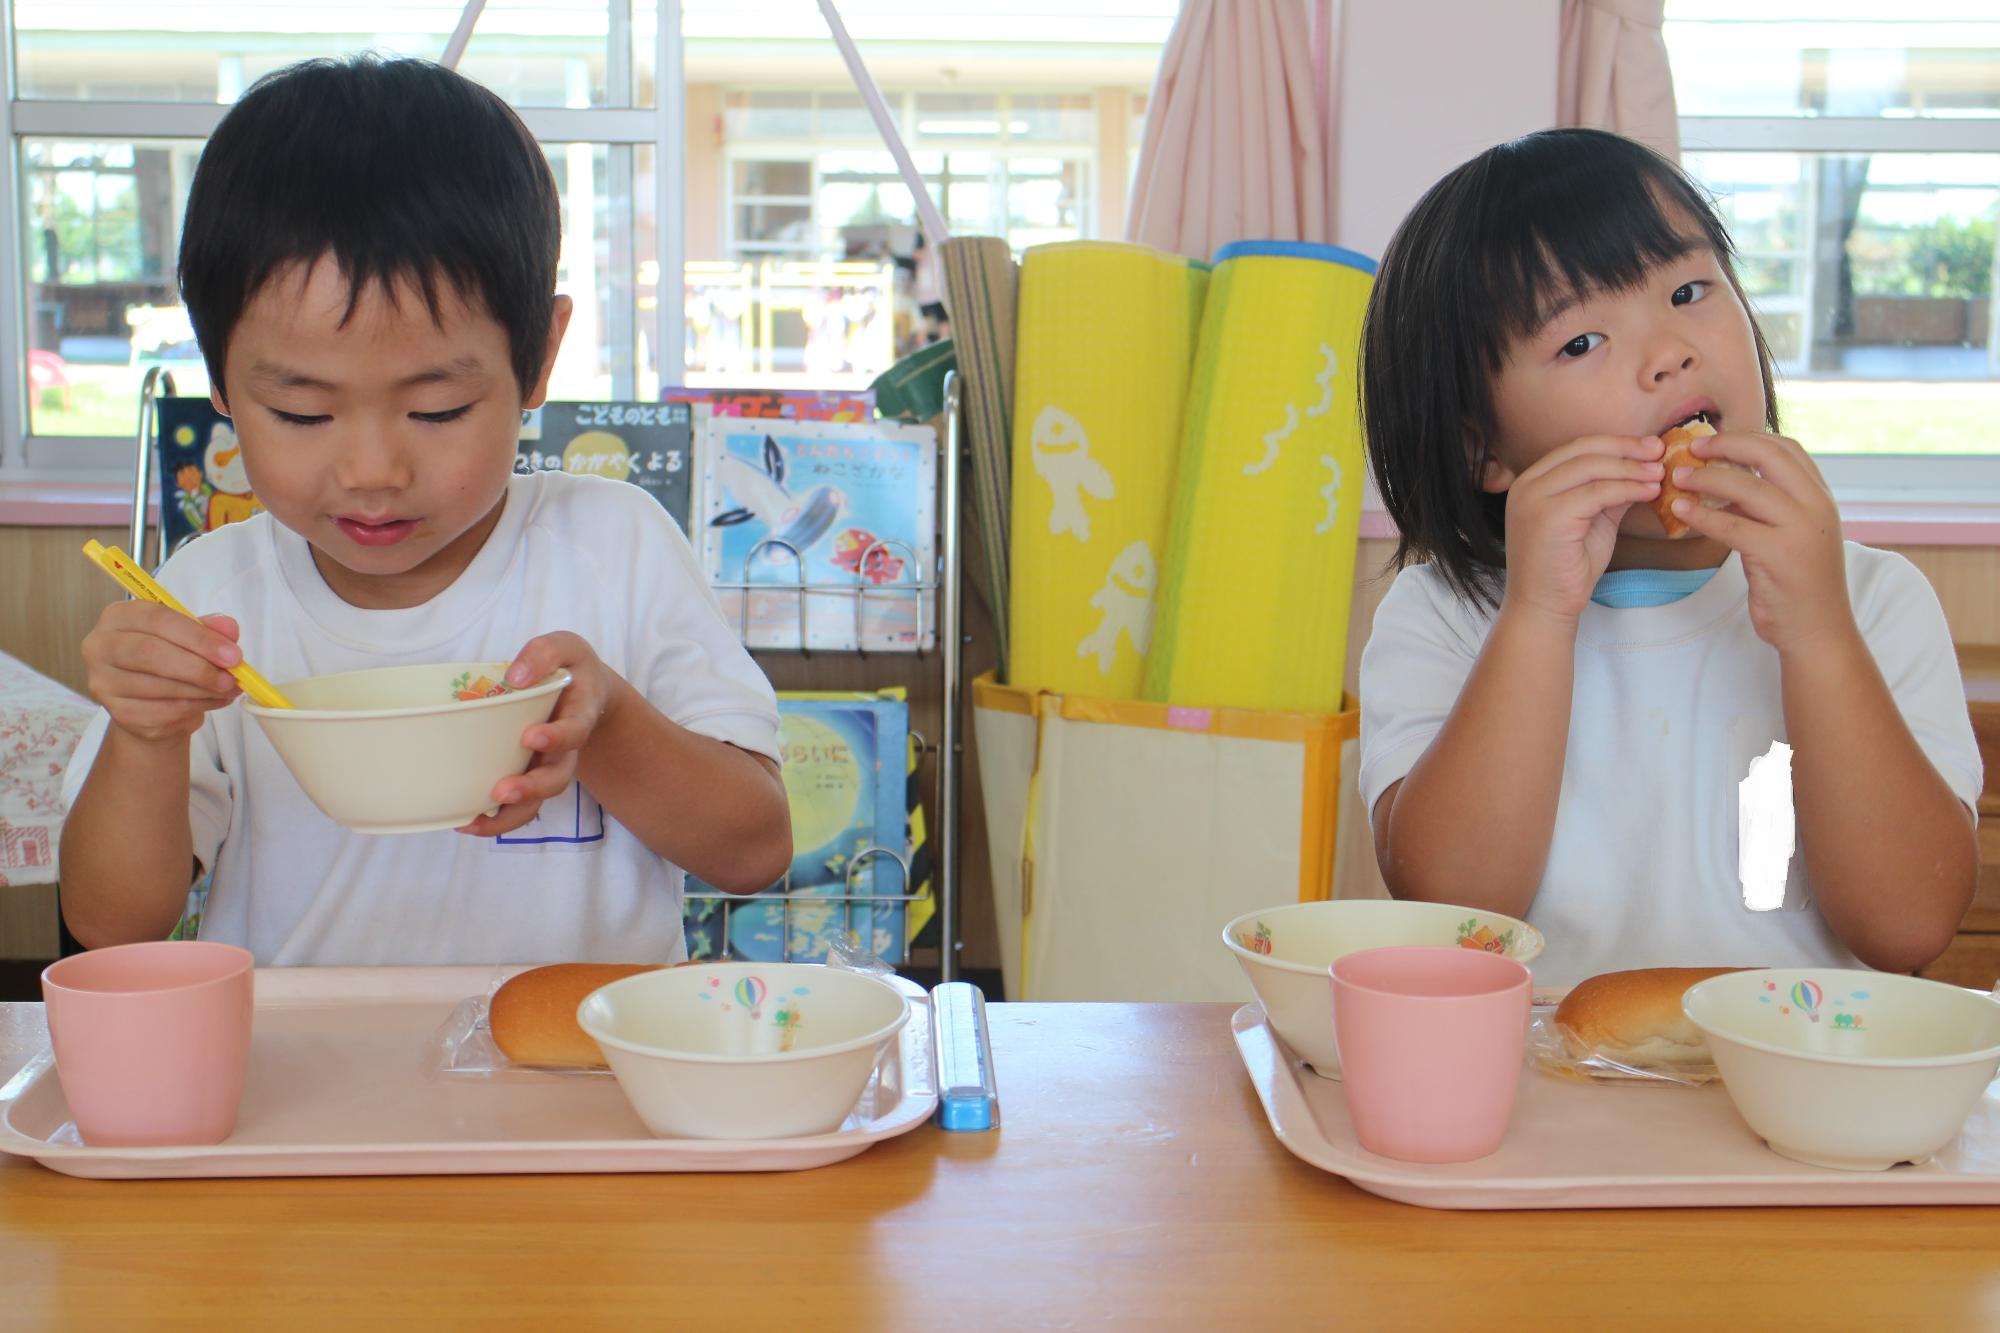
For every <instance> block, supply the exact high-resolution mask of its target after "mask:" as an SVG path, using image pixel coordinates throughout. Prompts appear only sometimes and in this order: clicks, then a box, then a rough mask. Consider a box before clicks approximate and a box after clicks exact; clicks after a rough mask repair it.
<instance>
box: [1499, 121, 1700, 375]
mask: <svg viewBox="0 0 2000 1333" xmlns="http://www.w3.org/2000/svg"><path fill="white" fill-rule="evenodd" d="M1620 146H1621V147H1622V148H1624V149H1625V150H1626V151H1623V152H1616V153H1597V154H1592V155H1591V156H1592V157H1593V158H1595V159H1597V160H1595V161H1590V162H1588V163H1584V162H1579V161H1577V160H1575V156H1574V155H1573V154H1569V153H1563V154H1555V153H1549V154H1546V157H1547V158H1548V161H1547V163H1546V169H1542V168H1543V164H1542V163H1537V162H1532V161H1531V162H1527V163H1521V164H1518V166H1519V168H1524V169H1516V170H1512V171H1508V172H1506V173H1504V175H1505V178H1506V179H1508V180H1509V182H1510V183H1511V184H1512V185H1513V186H1514V188H1512V189H1511V190H1507V191H1505V192H1502V193H1499V194H1498V195H1497V197H1494V196H1489V197H1488V199H1487V200H1486V207H1485V209H1484V210H1483V211H1484V212H1485V214H1486V216H1485V217H1483V218H1482V219H1480V223H1481V226H1482V229H1483V230H1485V231H1486V235H1485V236H1484V237H1483V238H1482V240H1483V244H1481V245H1480V246H1479V247H1478V253H1480V254H1482V255H1484V256H1485V258H1484V261H1483V262H1482V263H1480V264H1479V265H1478V266H1477V267H1476V268H1475V270H1474V278H1473V280H1474V282H1475V283H1477V284H1478V285H1479V286H1480V287H1481V288H1482V289H1483V290H1482V291H1480V292H1479V293H1478V298H1477V299H1478V300H1479V302H1480V304H1481V305H1482V306H1483V307H1484V308H1485V309H1487V310H1490V311H1492V312H1494V315H1495V316H1496V318H1497V320H1498V323H1499V331H1500V332H1501V334H1502V335H1503V339H1504V343H1511V342H1512V341H1513V340H1515V339H1517V338H1524V337H1527V336H1529V335H1531V334H1534V333H1536V332H1538V331H1540V330H1541V329H1542V328H1543V326H1545V325H1546V324H1547V323H1548V322H1549V321H1550V320H1551V319H1552V318H1554V317H1555V316H1556V315H1557V314H1558V313H1560V312H1561V311H1562V310H1563V309H1564V308H1565V307H1567V306H1569V305H1572V304H1574V303H1575V302H1577V301H1580V300H1584V299H1587V298H1588V297H1590V296H1592V295H1594V294H1596V293H1598V292H1620V291H1629V290H1631V289H1632V288H1634V287H1637V286H1638V285H1639V284H1640V283H1642V282H1643V281H1644V280H1645V277H1646V275H1647V274H1648V273H1650V272H1651V271H1652V270H1654V269H1655V268H1658V267H1659V266H1660V265H1662V264H1667V263H1671V262H1673V261H1674V260H1676V259H1680V258H1683V257H1685V256H1686V255H1688V254H1691V253H1693V252H1694V251H1696V250H1698V249H1701V248H1702V247H1703V246H1707V247H1708V248H1710V249H1712V250H1714V251H1715V253H1716V254H1717V256H1718V257H1720V258H1721V259H1722V260H1723V261H1724V262H1725V263H1726V262H1727V261H1728V259H1729V239H1728V235H1727V233H1725V232H1724V231H1723V229H1722V225H1721V223H1720V221H1719V220H1718V219H1717V218H1716V216H1715V212H1714V210H1713V209H1712V208H1711V207H1710V206H1709V204H1708V202H1707V201H1706V200H1705V199H1703V198H1701V197H1700V196H1699V195H1698V194H1696V193H1695V191H1694V190H1693V189H1692V188H1691V187H1690V186H1689V185H1688V184H1687V182H1686V181H1685V180H1684V179H1682V178H1681V177H1680V176H1679V174H1678V173H1677V172H1675V171H1674V170H1673V169H1672V168H1671V167H1670V166H1669V165H1668V164H1667V163H1666V162H1665V161H1664V160H1654V159H1653V158H1652V155H1651V154H1650V153H1649V152H1648V151H1647V150H1646V149H1643V148H1640V147H1638V146H1637V145H1635V144H1623V145H1620ZM1510 147H1518V148H1520V149H1521V150H1522V151H1523V152H1524V153H1526V154H1527V155H1528V156H1529V157H1531V158H1533V157H1536V156H1543V154H1538V153H1536V152H1535V146H1534V145H1533V144H1532V143H1528V142H1524V143H1523V144H1519V145H1510ZM1502 151H1505V150H1502ZM1564 158H1568V159H1569V160H1567V161H1565V160H1563V159H1564ZM1607 176H1608V177H1611V178H1612V179H1610V180H1607V179H1606V177H1607ZM1619 177H1622V178H1623V179H1618V178H1619ZM1690 226H1691V227H1692V229H1693V230H1692V231H1690V230H1689V228H1690ZM1504 343H1503V342H1502V341H1496V342H1494V343H1493V344H1492V345H1489V346H1488V347H1487V348H1486V349H1485V350H1486V355H1487V360H1488V364H1489V366H1490V367H1491V368H1492V369H1495V370H1497V369H1498V368H1499V367H1500V365H1501V364H1502V363H1503V362H1504V360H1505V357H1506V352H1507V347H1506V346H1505V345H1504Z"/></svg>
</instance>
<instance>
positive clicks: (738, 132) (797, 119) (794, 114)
mask: <svg viewBox="0 0 2000 1333" xmlns="http://www.w3.org/2000/svg"><path fill="white" fill-rule="evenodd" d="M722 127H723V133H724V134H725V135H726V136H727V137H728V138H729V139H730V140H731V141H735V140H739V139H808V138H811V137H812V131H813V95H812V94H811V93H782V92H759V93H730V94H729V95H728V96H727V97H726V98H725V99H724V101H723V113H722Z"/></svg>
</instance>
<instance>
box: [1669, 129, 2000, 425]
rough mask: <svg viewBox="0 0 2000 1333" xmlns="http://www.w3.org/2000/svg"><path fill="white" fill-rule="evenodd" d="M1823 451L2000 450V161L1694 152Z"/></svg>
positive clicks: (1797, 410) (1792, 408)
mask: <svg viewBox="0 0 2000 1333" xmlns="http://www.w3.org/2000/svg"><path fill="white" fill-rule="evenodd" d="M1686 165H1687V167H1688V170H1689V171H1690V172H1691V173H1693V174H1694V175H1695V176H1696V177H1697V179H1699V180H1701V181H1702V182H1703V183H1704V184H1705V185H1707V186H1708V187H1709V188H1710V189H1711V190H1713V191H1715V192H1716V194H1717V195H1718V196H1719V203H1720V206H1721V208H1722V211H1723V215H1724V219H1725V221H1726V222H1727V223H1728V224H1729V227H1730V231H1731V234H1732V235H1733V236H1734V238H1735V240H1736V242H1737V245H1738V246H1739V249H1740V251H1741V265H1740V272H1741V274H1742V276H1743V279H1744V286H1745V289H1746V290H1747V291H1748V292H1749V293H1750V296H1751V301H1752V304H1753V306H1755V308H1756V309H1757V312H1758V315H1759V320H1760V323H1761V325H1762V327H1763V329H1764V332H1765V336H1766V338H1767V339H1768V340H1769V342H1770V343H1771V350H1772V354H1773V356H1774V357H1775V358H1776V359H1777V361H1778V363H1779V370H1780V371H1781V383H1780V386H1779V399H1780V403H1781V406H1782V408H1783V415H1784V424H1785V429H1786V430H1787V432H1788V433H1791V434H1795V435H1797V436H1798V438H1799V439H1800V441H1801V442H1802V443H1803V444H1805V445H1806V447H1807V448H1809V449H1811V450H1813V451H1815V452H1818V453H1977V454H2000V337H1996V322H1995V311H1994V302H1993V268H1994V253H1995V244H1996V237H1995V229H1996V224H2000V155H1993V154H1949V153H1930V154H1925V153H1895V154H1877V155H1873V156H1857V155H1835V154H1791V153H1690V154H1688V155H1687V160H1686Z"/></svg>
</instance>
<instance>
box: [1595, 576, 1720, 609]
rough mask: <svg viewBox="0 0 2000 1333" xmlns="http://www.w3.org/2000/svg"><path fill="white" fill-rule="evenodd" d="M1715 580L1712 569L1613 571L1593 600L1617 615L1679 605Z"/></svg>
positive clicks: (1598, 584) (1604, 579) (1599, 582)
mask: <svg viewBox="0 0 2000 1333" xmlns="http://www.w3.org/2000/svg"><path fill="white" fill-rule="evenodd" d="M1714 577H1715V571H1714V570H1712V569H1614V570H1610V571H1609V572H1607V573H1606V574H1605V575H1604V577H1603V578H1601V579H1599V580H1598V581H1597V586H1596V587H1595V588H1593V589H1592V590H1591V593H1590V600H1591V601H1593V602H1596V603H1597V604H1598V605H1599V606H1608V607H1610V608H1611V609H1612V610H1614V611H1625V610H1629V609H1631V608H1632V607H1635V606H1665V605H1666V604H1667V603H1669V602H1678V601H1679V600H1680V599H1681V598H1683V597H1685V596H1687V595H1688V594H1689V593H1691V592H1693V591H1694V590H1695V589H1697V588H1699V587H1701V585H1702V584H1704V583H1707V582H1708V581H1709V580H1710V579H1712V578H1714Z"/></svg>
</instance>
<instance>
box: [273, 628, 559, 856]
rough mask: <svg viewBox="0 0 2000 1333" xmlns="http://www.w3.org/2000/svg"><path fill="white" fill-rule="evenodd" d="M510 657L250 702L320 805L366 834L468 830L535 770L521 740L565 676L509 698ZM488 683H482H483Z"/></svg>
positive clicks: (380, 674) (292, 686) (318, 681)
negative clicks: (506, 786) (275, 703)
mask: <svg viewBox="0 0 2000 1333" xmlns="http://www.w3.org/2000/svg"><path fill="white" fill-rule="evenodd" d="M506 672H507V663H505V662H498V663H495V662H445V663H440V664H438V665H436V666H404V667H381V668H378V669H376V670H373V671H347V672H342V673H340V674H338V675H332V676H309V677H307V678H306V679H304V680H288V681H284V682H282V683H281V684H279V686H278V688H279V690H280V691H282V692H283V693H284V695H285V697H286V698H288V699H290V700H291V701H292V704H293V707H291V708H266V707H264V706H263V705H262V704H256V703H252V702H250V701H249V700H248V699H246V700H244V702H243V711H244V712H246V713H248V714H249V715H250V716H251V717H254V718H256V719H257V725H258V726H260V727H262V728H263V730H264V735H265V737H266V738H267V739H269V740H270V742H271V748H272V749H274V750H276V751H277V752H278V757H279V758H280V759H282V760H284V761H285V767H286V768H288V769H290V770H291V771H292V776H293V777H294V778H296V779H298V783H299V786H301V787H303V788H304V789H305V793H306V795H307V796H309V797H311V798H312V803H313V804H314V805H316V806H318V807H319V808H320V809H321V810H322V811H324V812H325V813H326V815H327V817H328V818H330V819H332V820H334V821H335V822H337V823H340V824H344V825H346V826H347V827H348V828H351V829H353V830H354V831H355V832H357V833H426V832H429V831H431V830H433V829H449V828H458V827H459V826H461V825H463V824H467V823H470V822H471V821H472V820H474V819H477V818H478V817H479V816H480V815H482V814H485V813H487V812H489V811H491V810H492V809H493V808H494V805H493V785H494V784H495V783H497V782H498V781H500V779H502V778H505V777H511V776H512V775H514V774H516V773H519V772H520V771H521V770H523V769H525V768H526V767H527V766H528V760H529V759H530V758H531V757H532V752H531V751H530V750H529V749H528V748H527V747H526V746H525V745H523V744H521V735H522V733H523V732H525V731H526V730H527V729H528V728H529V727H532V726H533V725H535V724H536V723H537V722H546V721H548V719H549V715H550V714H551V713H553V712H554V711H555V707H556V698H557V696H559V695H560V694H561V693H562V692H563V688H564V687H565V686H567V685H568V684H569V679H570V678H569V673H568V672H567V671H557V672H555V673H554V674H553V675H551V676H549V677H548V678H547V679H545V680H543V681H541V682H540V683H539V684H535V685H530V686H528V687H526V688H525V689H520V690H510V691H508V692H506V693H503V694H486V695H485V696H484V697H477V696H480V695H481V694H482V693H483V692H484V690H485V689H491V688H498V686H497V682H500V681H501V680H503V679H504V677H505V675H506ZM482 683H483V685H482Z"/></svg>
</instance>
